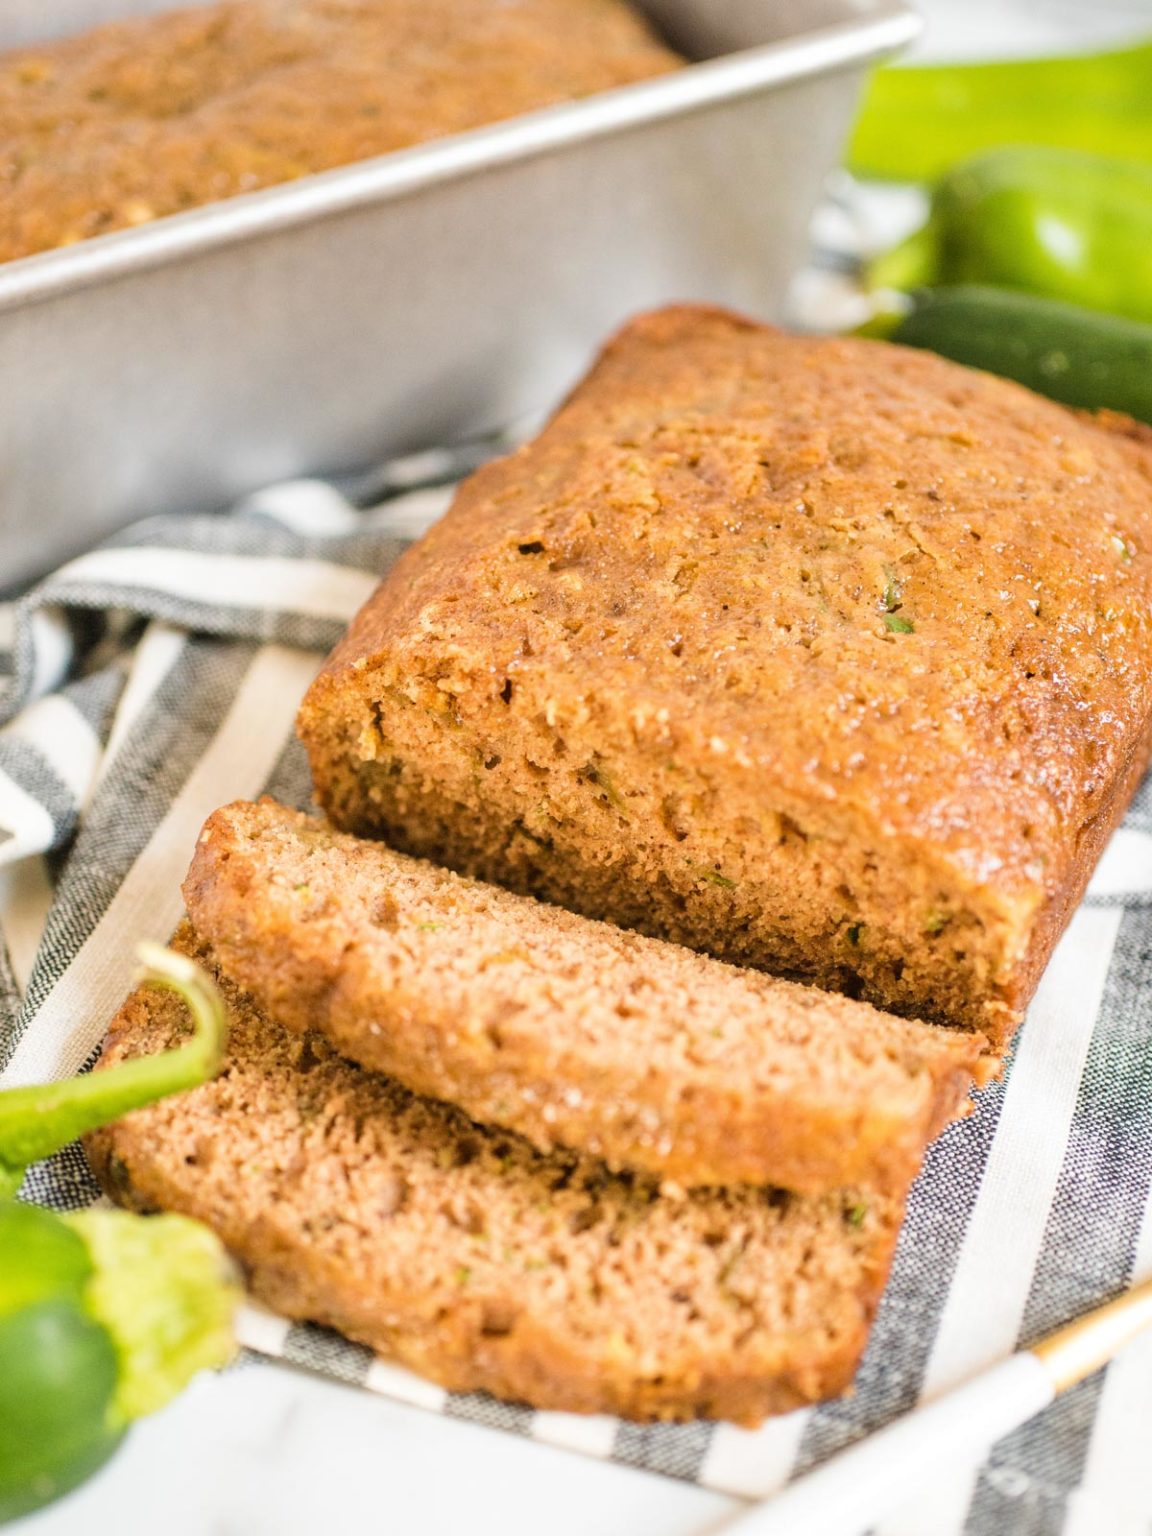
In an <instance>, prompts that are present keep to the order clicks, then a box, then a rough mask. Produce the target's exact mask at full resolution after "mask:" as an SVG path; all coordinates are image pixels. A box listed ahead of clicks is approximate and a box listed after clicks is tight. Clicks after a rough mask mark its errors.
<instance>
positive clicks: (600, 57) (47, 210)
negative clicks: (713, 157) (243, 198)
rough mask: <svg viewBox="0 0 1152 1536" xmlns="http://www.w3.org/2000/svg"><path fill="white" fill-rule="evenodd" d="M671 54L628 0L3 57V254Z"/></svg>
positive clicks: (562, 0) (167, 19) (341, 16)
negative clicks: (633, 9)
mask: <svg viewBox="0 0 1152 1536" xmlns="http://www.w3.org/2000/svg"><path fill="white" fill-rule="evenodd" d="M680 63H682V60H680V59H678V58H677V56H676V55H675V54H673V53H672V52H671V51H670V50H668V49H667V48H665V47H663V46H662V45H661V44H660V43H658V42H657V41H656V39H655V38H654V37H653V35H652V33H651V32H650V31H649V30H648V28H647V26H646V25H645V23H644V21H643V20H642V18H641V17H640V16H639V15H638V14H637V13H635V12H633V11H631V10H630V9H629V8H628V7H627V5H626V4H624V3H623V0H501V3H500V4H498V5H494V4H492V3H491V0H220V3H216V4H212V5H201V6H196V7H193V8H191V9H187V10H177V11H169V12H164V13H161V14H159V15H153V16H141V17H135V18H132V19H129V20H125V21H118V22H113V23H111V24H110V25H107V26H103V27H99V28H97V29H95V30H94V31H91V32H87V33H84V34H82V35H80V36H78V37H74V38H66V39H64V40H63V41H60V42H52V43H46V44H44V45H42V46H40V47H37V48H25V49H21V50H19V51H17V52H12V53H7V54H4V55H3V56H0V187H2V188H3V198H2V204H3V214H2V215H0V260H11V259H12V258H14V257H17V256H27V255H30V254H31V253H33V252H35V251H41V250H47V249H49V248H50V247H52V246H57V245H66V244H71V243H72V242H73V241H75V240H81V239H86V238H88V237H89V236H92V235H98V234H104V233H106V232H107V231H108V230H113V229H122V228H125V227H128V226H131V225H135V224H140V223H144V222H147V221H148V220H150V219H154V218H159V217H161V216H163V215H165V214H169V213H178V212H180V211H181V210H183V209H186V208H193V207H197V206H199V205H200V204H202V203H209V202H215V201H218V200H219V199H221V198H226V197H232V196H235V195H236V194H237V193H241V192H250V191H253V190H254V189H256V188H258V187H268V186H273V185H275V184H277V183H280V182H285V181H293V180H295V179H297V178H298V177H300V176H305V175H308V174H310V173H312V172H315V171H323V170H328V169H330V168H331V167H334V166H340V165H347V164H350V163H351V162H353V161H356V160H365V159H369V158H370V157H372V156H374V155H380V154H385V153H387V152H389V151H391V150H395V149H400V148H403V147H405V146H407V145H413V144H419V143H422V142H424V141H425V140H427V139H433V138H437V137H440V136H442V135H444V134H450V133H458V132H460V131H462V130H464V129H468V128H475V127H477V126H480V125H481V124H485V123H492V122H495V121H497V120H498V119H501V118H507V117H512V116H515V115H517V114H518V113H521V112H527V111H530V110H533V109H535V108H538V107H544V106H549V105H552V104H554V103H557V102H564V101H570V100H572V99H574V98H576V97H580V96H586V95H589V94H591V93H593V92H595V91H601V90H606V89H608V88H610V87H612V86H618V85H626V84H628V83H630V82H632V81H635V80H642V79H646V78H648V77H649V76H652V75H657V74H663V73H665V72H667V71H668V70H671V69H675V68H676V67H677V66H678V65H679V64H680Z"/></svg>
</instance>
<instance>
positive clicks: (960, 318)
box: [866, 287, 1152, 422]
mask: <svg viewBox="0 0 1152 1536" xmlns="http://www.w3.org/2000/svg"><path fill="white" fill-rule="evenodd" d="M866 330H867V331H868V332H869V333H870V334H872V335H877V334H884V335H885V336H886V337H887V339H888V340H889V341H896V342H900V343H901V344H902V345H903V346H906V347H923V348H926V349H927V350H928V351H930V352H939V353H940V355H941V356H942V357H950V358H952V359H953V361H954V362H957V363H966V364H967V365H968V366H969V367H970V368H982V369H984V370H985V372H987V373H998V374H1000V375H1001V377H1003V378H1006V379H1015V380H1016V381H1017V382H1018V383H1020V384H1027V385H1028V387H1029V388H1030V389H1034V390H1036V392H1037V393H1038V394H1041V395H1048V396H1049V398H1050V399H1053V400H1060V401H1062V402H1063V403H1064V404H1065V405H1078V406H1084V407H1086V408H1087V409H1089V410H1103V409H1107V410H1113V411H1123V412H1124V413H1126V414H1127V415H1129V416H1134V417H1136V419H1137V420H1138V421H1145V422H1152V325H1143V324H1141V323H1140V322H1138V321H1135V320H1121V319H1118V318H1117V317H1115V316H1113V315H1102V314H1097V313H1095V312H1094V311H1093V310H1088V309H1081V308H1079V307H1077V306H1075V305H1072V304H1062V303H1060V302H1058V301H1057V300H1055V299H1039V298H1034V297H1033V296H1032V295H1031V294H1026V293H1014V292H1011V291H1010V290H1007V289H1002V288H979V287H956V288H932V289H925V290H923V291H921V292H919V293H916V294H913V296H912V307H911V309H910V310H909V312H908V313H907V314H905V315H902V316H901V317H899V318H898V319H896V320H895V321H893V322H891V323H889V324H887V325H884V326H882V327H881V326H878V325H876V324H875V323H873V324H871V325H869V326H868V327H866Z"/></svg>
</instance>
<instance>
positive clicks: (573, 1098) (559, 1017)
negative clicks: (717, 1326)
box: [184, 800, 988, 1194]
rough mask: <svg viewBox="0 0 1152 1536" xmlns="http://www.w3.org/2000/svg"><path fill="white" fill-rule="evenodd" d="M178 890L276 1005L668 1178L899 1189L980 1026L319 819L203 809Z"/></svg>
mask: <svg viewBox="0 0 1152 1536" xmlns="http://www.w3.org/2000/svg"><path fill="white" fill-rule="evenodd" d="M184 897H185V901H186V902H187V905H188V911H189V914H190V916H191V918H192V922H193V924H194V925H195V927H196V929H197V931H198V932H199V933H200V934H201V935H202V936H203V937H204V938H205V939H206V940H207V941H208V942H209V943H210V944H211V945H212V948H213V950H214V951H215V953H216V955H217V957H218V959H219V961H220V964H221V965H222V966H223V968H224V970H225V971H226V972H227V973H228V975H229V976H231V977H232V979H233V980H234V981H235V982H236V983H237V984H238V985H240V986H242V987H243V988H244V989H245V990H246V991H248V992H249V993H251V995H252V996H253V997H254V998H255V999H257V1001H258V1002H259V1004H260V1006H261V1007H262V1008H264V1009H265V1010H266V1011H267V1012H268V1013H269V1014H270V1015H271V1017H272V1018H274V1019H275V1020H277V1022H279V1023H282V1024H285V1025H287V1026H288V1027H289V1028H291V1029H294V1030H297V1031H300V1032H303V1031H307V1030H309V1029H313V1028H314V1029H317V1030H319V1031H320V1032H321V1033H322V1034H325V1035H326V1036H327V1037H328V1039H329V1040H330V1041H331V1042H332V1044H333V1045H335V1046H336V1048H337V1049H338V1050H339V1051H341V1052H342V1053H343V1054H344V1055H346V1056H349V1057H351V1058H352V1059H353V1060H354V1061H357V1062H359V1063H360V1064H361V1065H362V1066H365V1067H370V1068H373V1069H374V1070H377V1071H381V1072H386V1073H388V1074H389V1075H390V1076H393V1077H396V1078H397V1079H399V1080H400V1081H401V1082H402V1083H404V1084H405V1085H406V1086H407V1087H409V1088H411V1089H413V1090H414V1091H415V1092H417V1093H423V1094H428V1095H430V1096H432V1097H434V1098H438V1099H445V1100H447V1101H448V1102H450V1103H453V1104H457V1105H459V1106H460V1107H461V1108H462V1109H464V1110H465V1111H466V1112H467V1113H468V1114H469V1115H471V1116H472V1117H473V1118H474V1119H477V1120H481V1121H484V1122H485V1123H486V1124H496V1125H502V1126H505V1127H507V1128H508V1129H510V1130H514V1131H517V1132H519V1133H520V1134H521V1135H523V1136H525V1137H527V1138H528V1139H529V1140H530V1141H531V1142H533V1143H534V1144H535V1145H536V1146H537V1147H538V1148H541V1149H542V1150H545V1151H547V1150H549V1149H550V1148H551V1147H552V1146H553V1145H554V1144H557V1143H559V1144H561V1145H565V1146H568V1147H572V1148H575V1149H577V1150H579V1151H583V1152H587V1153H591V1154H593V1155H596V1156H599V1157H603V1158H605V1159H606V1160H607V1161H608V1162H609V1163H610V1164H611V1165H613V1166H615V1167H625V1168H634V1169H639V1170H642V1171H648V1172H651V1173H654V1174H656V1175H658V1176H661V1177H663V1178H667V1179H671V1180H674V1181H676V1182H678V1183H680V1184H683V1185H685V1186H698V1185H705V1184H731V1183H745V1182H746V1183H753V1184H775V1185H778V1186H780V1187H782V1188H785V1189H792V1190H798V1191H800V1192H801V1193H808V1194H818V1193H821V1192H823V1191H826V1190H833V1189H839V1188H842V1187H843V1186H844V1185H846V1184H852V1183H857V1182H859V1183H866V1184H870V1185H872V1186H873V1187H875V1188H882V1189H887V1190H891V1191H893V1192H895V1193H897V1194H900V1193H903V1192H904V1191H905V1190H906V1189H907V1188H908V1186H909V1184H910V1183H911V1181H912V1179H913V1178H914V1177H915V1174H916V1171H917V1169H918V1168H919V1166H920V1161H921V1158H922V1156H923V1152H924V1147H925V1144H926V1143H927V1141H928V1140H929V1139H930V1138H931V1137H932V1136H933V1135H935V1134H936V1133H937V1132H938V1131H939V1130H940V1129H941V1128H942V1126H943V1125H944V1124H945V1123H946V1122H947V1121H948V1120H949V1119H951V1118H953V1117H954V1116H955V1115H957V1114H958V1113H960V1112H961V1111H962V1110H963V1109H964V1108H965V1107H966V1105H967V1097H966V1096H967V1091H968V1089H969V1087H970V1086H971V1082H972V1075H973V1073H974V1072H980V1073H983V1072H984V1071H985V1070H987V1067H988V1064H987V1063H986V1062H982V1061H981V1060H980V1046H981V1042H980V1041H979V1040H978V1039H977V1038H975V1037H973V1036H971V1035H966V1034H964V1033H962V1032H959V1031H949V1030H942V1029H937V1028H934V1027H932V1026H930V1025H926V1024H920V1023H917V1022H914V1021H912V1022H910V1021H908V1020H904V1019H896V1018H893V1017H891V1016H890V1015H886V1014H881V1013H877V1012H876V1010H875V1009H873V1008H870V1007H868V1006H867V1004H864V1003H857V1002H852V1001H851V1000H850V999H848V998H845V997H839V996H834V995H829V994H825V993H820V992H816V991H814V990H812V989H810V988H806V987H800V986H797V985H795V984H793V983H790V982H785V981H777V980H774V979H772V978H771V977H768V976H766V975H764V974H762V973H760V972H755V971H741V970H737V969H736V968H735V967H733V966H729V965H724V964H722V963H721V962H720V961H717V960H710V959H707V958H706V957H704V956H702V955H698V954H695V953H693V952H692V951H691V950H687V949H682V948H680V947H679V946H677V945H674V944H667V943H663V942H661V941H660V940H657V939H648V938H643V937H641V936H639V935H638V934H634V933H627V932H624V931H622V930H621V929H619V928H614V927H611V926H610V925H608V924H606V923H597V922H593V921H591V920H590V919H588V918H584V917H577V916H574V915H573V914H571V913H569V912H565V911H562V910H560V909H559V908H557V907H550V906H545V905H544V904H542V903H540V902H537V901H534V900H532V899H531V898H530V897H523V896H516V895H512V894H510V893H509V892H507V891H502V890H499V889H497V888H496V887H494V886H490V885H483V884H481V883H479V882H477V881H473V880H467V879H463V878H461V877H460V876H458V875H454V874H451V873H449V872H448V871H446V870H443V869H440V868H437V867H436V866H434V865H431V864H426V863H423V862H422V861H419V860H416V859H412V858H408V857H406V856H405V855H403V854H399V853H395V852H393V851H392V850H391V849H390V848H387V847H385V846H384V845H383V844H380V843H371V842H364V841H361V840H359V839H357V838H354V837H350V836H346V835H342V834H340V833H337V832H334V831H332V830H330V829H329V828H327V827H326V826H325V825H324V824H323V823H322V822H319V821H317V820H315V819H313V818H310V817H307V816H303V815H301V814H300V813H299V812H296V811H291V810H287V809H286V808H285V807H283V806H281V805H277V804H276V803H275V802H274V801H271V800H262V801H261V802H260V803H259V804H258V805H253V804H249V803H246V802H239V803H237V804H235V805H230V806H226V807H225V808H224V809H222V810H220V811H217V812H216V813H215V814H214V815H213V816H211V817H209V819H208V822H207V824H206V825H205V827H204V830H203V832H202V833H201V836H200V840H199V843H198V846H197V849H196V854H195V857H194V859H193V861H192V867H191V869H190V871H189V874H188V878H187V880H186V881H185V884H184Z"/></svg>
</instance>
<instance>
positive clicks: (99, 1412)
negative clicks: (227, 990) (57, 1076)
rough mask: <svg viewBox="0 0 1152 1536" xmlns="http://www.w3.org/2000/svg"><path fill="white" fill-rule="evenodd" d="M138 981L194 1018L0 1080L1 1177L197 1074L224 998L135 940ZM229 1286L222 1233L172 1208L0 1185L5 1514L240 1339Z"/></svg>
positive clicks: (220, 1027) (217, 1032)
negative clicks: (179, 1036)
mask: <svg viewBox="0 0 1152 1536" xmlns="http://www.w3.org/2000/svg"><path fill="white" fill-rule="evenodd" d="M141 950H142V954H143V958H144V959H145V962H146V969H145V971H144V973H143V976H142V979H143V980H144V981H146V982H150V983H151V984H153V985H156V986H166V987H170V988H172V989H173V990H174V991H176V992H178V993H179V995H180V996H181V997H182V998H183V999H184V1000H185V1001H186V1003H187V1004H188V1007H189V1009H190V1010H191V1012H192V1015H193V1018H194V1021H195V1032H194V1035H193V1038H192V1039H191V1040H190V1041H188V1042H187V1043H186V1044H184V1045H181V1046H178V1047H176V1048H175V1049H174V1050H171V1051H166V1052H162V1053H161V1054H159V1055H157V1056H152V1057H148V1058H142V1059H140V1060H136V1061H129V1062H123V1063H120V1064H118V1065H117V1066H115V1067H112V1068H111V1069H109V1070H108V1071H107V1072H102V1073H98V1074H96V1075H95V1076H86V1077H81V1078H77V1079H74V1080H72V1081H70V1082H65V1083H53V1084H47V1085H45V1086H43V1087H30V1088H16V1089H10V1090H8V1091H7V1092H3V1093H0V1179H2V1180H3V1181H4V1185H5V1188H6V1190H7V1191H9V1192H13V1193H14V1192H15V1189H16V1188H17V1187H18V1186H19V1183H20V1181H21V1179H22V1176H23V1170H24V1167H25V1166H26V1165H27V1164H28V1163H29V1162H31V1161H33V1160H35V1159H37V1158H41V1157H45V1156H47V1155H48V1154H49V1153H50V1152H53V1151H55V1150H57V1149H58V1148H59V1147H61V1146H64V1145H65V1144H66V1143H67V1142H69V1141H71V1140H72V1139H73V1138H74V1137H75V1136H76V1135H78V1134H80V1132H82V1131H85V1130H91V1129H94V1128H95V1127H96V1126H99V1125H103V1124H106V1123H107V1122H108V1121H109V1120H112V1119H115V1118H117V1117H118V1116H119V1115H121V1114H124V1113H126V1112H127V1111H128V1110H129V1109H137V1108H140V1107H142V1106H143V1105H145V1104H149V1103H152V1102H153V1101H154V1100H156V1099H158V1098H161V1097H163V1096H164V1095H166V1094H168V1093H172V1092H176V1091H178V1090H180V1089H183V1088H188V1087H193V1086H195V1085H196V1084H198V1083H201V1082H204V1081H205V1080H206V1079H207V1078H208V1077H210V1076H211V1075H212V1074H213V1073H214V1072H215V1071H216V1069H217V1067H218V1065H219V1062H220V1058H221V1054H222V1051H223V1045H224V1032H225V1026H224V1009H223V1004H222V1002H221V1001H220V998H219V995H218V993H217V992H216V989H215V986H214V985H213V983H212V982H211V980H210V979H209V978H208V977H207V976H206V975H205V974H204V973H203V972H202V971H201V970H200V969H199V967H197V966H196V965H194V964H193V962H192V961H190V960H189V959H187V957H186V956H183V955H176V954H173V953H171V952H170V951H167V950H164V949H161V948H160V947H159V946H157V945H149V946H141ZM238 1297H239V1291H238V1287H237V1283H236V1279H235V1275H234V1272H233V1270H232V1267H231V1265H230V1264H229V1262H228V1260H227V1258H226V1256H225V1254H224V1251H223V1249H222V1248H221V1246H220V1244H219V1242H218V1241H217V1239H216V1238H215V1237H214V1236H213V1234H212V1233H211V1232H209V1231H208V1229H207V1228H206V1227H203V1226H201V1225H200V1224H199V1223H198V1222H194V1221H189V1220H187V1219H186V1218H185V1217H182V1216H154V1217H144V1216H136V1215H132V1214H130V1213H129V1212H126V1211H109V1210H91V1211H83V1212H77V1213H74V1214H70V1215H64V1216H61V1215H56V1214H55V1213H53V1212H51V1211H47V1210H43V1209H41V1208H40V1207H37V1206H32V1205H25V1204H22V1203H20V1202H19V1201H16V1200H11V1199H4V1198H0V1522H3V1521H5V1520H10V1519H14V1518H15V1517H17V1516H18V1515H23V1514H27V1513H28V1512H29V1511H31V1510H33V1509H37V1508H39V1507H40V1506H41V1505H42V1504H45V1503H48V1502H49V1501H50V1500H52V1499H55V1498H58V1497H59V1496H60V1495H61V1494H64V1493H66V1492H68V1491H69V1490H70V1489H71V1488H74V1487H76V1486H77V1485H78V1484H79V1483H80V1482H82V1481H83V1480H84V1479H85V1478H86V1477H87V1476H89V1474H90V1473H92V1472H93V1471H95V1470H96V1468H97V1467H99V1466H100V1465H102V1463H103V1462H105V1461H106V1460H107V1459H108V1457H109V1456H111V1455H112V1453H113V1452H114V1451H115V1449H116V1447H117V1445H118V1444H119V1443H120V1440H121V1439H122V1437H123V1435H124V1432H125V1429H126V1427H127V1426H128V1424H129V1423H130V1422H131V1421H132V1420H133V1419H135V1418H138V1417H140V1416H141V1415H143V1414H146V1413H151V1412H153V1411H155V1409H157V1408H159V1407H161V1406H162V1405H163V1404H164V1403H166V1402H167V1401H168V1400H169V1399H170V1398H172V1397H174V1396H175V1395H176V1393H178V1392H179V1391H180V1390H181V1389H182V1388H183V1386H184V1385H185V1384H186V1383H187V1382H188V1380H189V1379H190V1378H191V1377H192V1376H193V1375H194V1374H195V1373H196V1372H197V1371H198V1370H200V1369H202V1368H204V1367H208V1366H218V1365H223V1364H225V1363H226V1362H227V1360H228V1359H230V1358H231V1356H232V1354H233V1352H234V1348H235V1344H234V1339H233V1331H232V1320H233V1316H234V1313H235V1308H236V1303H237V1300H238Z"/></svg>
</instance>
